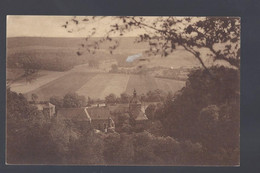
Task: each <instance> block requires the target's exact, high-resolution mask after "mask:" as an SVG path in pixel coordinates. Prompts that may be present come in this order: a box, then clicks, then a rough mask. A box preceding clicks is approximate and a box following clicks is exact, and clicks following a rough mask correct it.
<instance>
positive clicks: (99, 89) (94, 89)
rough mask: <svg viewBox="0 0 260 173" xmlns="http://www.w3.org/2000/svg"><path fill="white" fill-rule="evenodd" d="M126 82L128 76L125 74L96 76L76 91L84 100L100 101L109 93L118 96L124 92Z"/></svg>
mask: <svg viewBox="0 0 260 173" xmlns="http://www.w3.org/2000/svg"><path fill="white" fill-rule="evenodd" d="M128 80H129V75H125V74H110V73H104V74H98V75H96V76H95V77H93V78H92V79H91V80H89V81H88V82H87V83H86V84H85V85H83V86H82V87H81V88H80V89H79V90H77V93H78V94H80V95H84V96H85V97H86V98H87V97H90V98H100V99H104V98H105V97H106V96H107V95H109V94H111V93H114V94H116V95H117V96H120V94H121V93H123V92H125V90H126V87H127V85H128Z"/></svg>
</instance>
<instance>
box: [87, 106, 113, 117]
mask: <svg viewBox="0 0 260 173" xmlns="http://www.w3.org/2000/svg"><path fill="white" fill-rule="evenodd" d="M87 112H88V113H89V116H90V118H91V119H92V120H95V119H108V118H109V117H111V114H110V111H109V109H108V108H107V107H91V108H87Z"/></svg>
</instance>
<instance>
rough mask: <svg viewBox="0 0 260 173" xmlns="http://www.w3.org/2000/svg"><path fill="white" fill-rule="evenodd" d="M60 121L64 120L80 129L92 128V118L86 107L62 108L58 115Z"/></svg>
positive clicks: (68, 124)
mask: <svg viewBox="0 0 260 173" xmlns="http://www.w3.org/2000/svg"><path fill="white" fill-rule="evenodd" d="M56 118H57V120H58V121H63V122H64V123H65V124H66V125H67V126H70V127H74V128H77V129H80V130H90V129H92V127H91V118H90V116H89V114H88V112H87V110H86V108H60V109H59V110H58V112H57V116H56Z"/></svg>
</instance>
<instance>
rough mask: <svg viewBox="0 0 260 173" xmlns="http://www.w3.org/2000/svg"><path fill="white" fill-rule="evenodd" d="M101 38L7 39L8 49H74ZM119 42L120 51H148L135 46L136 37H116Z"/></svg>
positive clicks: (140, 45)
mask: <svg viewBox="0 0 260 173" xmlns="http://www.w3.org/2000/svg"><path fill="white" fill-rule="evenodd" d="M100 39H101V38H99V37H93V38H91V39H89V40H88V42H86V40H85V38H67V37H66V38H61V37H11V38H7V48H8V49H11V48H17V47H27V46H47V47H74V48H78V46H79V45H80V44H82V43H90V42H94V41H98V40H100ZM113 39H114V40H118V41H119V43H120V45H119V49H129V48H130V49H146V48H147V47H148V44H147V43H138V44H133V43H134V41H135V39H136V38H135V37H114V38H113ZM109 44H110V42H105V43H103V44H102V45H101V48H107V47H108V45H109Z"/></svg>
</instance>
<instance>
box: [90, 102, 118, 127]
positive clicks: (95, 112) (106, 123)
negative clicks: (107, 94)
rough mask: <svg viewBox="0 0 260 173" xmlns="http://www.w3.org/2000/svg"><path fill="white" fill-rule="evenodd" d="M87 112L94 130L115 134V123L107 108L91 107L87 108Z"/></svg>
mask: <svg viewBox="0 0 260 173" xmlns="http://www.w3.org/2000/svg"><path fill="white" fill-rule="evenodd" d="M87 112H88V114H89V116H90V118H91V125H92V127H93V128H94V129H97V130H100V131H103V132H113V131H114V130H115V123H114V121H113V120H112V118H111V114H110V111H109V109H108V108H107V107H91V108H87Z"/></svg>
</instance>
